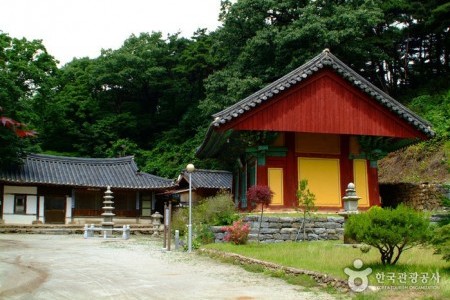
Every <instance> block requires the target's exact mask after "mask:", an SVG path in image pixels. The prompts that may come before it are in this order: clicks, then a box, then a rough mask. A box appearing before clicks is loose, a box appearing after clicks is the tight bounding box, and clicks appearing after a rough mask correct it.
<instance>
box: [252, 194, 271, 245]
mask: <svg viewBox="0 0 450 300" xmlns="http://www.w3.org/2000/svg"><path fill="white" fill-rule="evenodd" d="M272 197H273V192H272V191H271V190H270V188H269V187H268V186H266V185H254V186H252V187H251V188H249V189H248V191H247V200H248V201H250V203H252V204H253V203H256V204H260V205H261V216H260V218H259V227H258V237H257V240H258V242H259V233H260V232H261V222H262V218H263V214H264V206H266V205H269V204H270V200H272Z"/></svg>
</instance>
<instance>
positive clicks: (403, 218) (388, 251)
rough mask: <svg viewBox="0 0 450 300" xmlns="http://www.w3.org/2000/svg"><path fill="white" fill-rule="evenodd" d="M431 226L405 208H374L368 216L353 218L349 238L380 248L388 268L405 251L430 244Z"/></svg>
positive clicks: (425, 220) (349, 226)
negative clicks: (427, 241) (426, 243)
mask: <svg viewBox="0 0 450 300" xmlns="http://www.w3.org/2000/svg"><path fill="white" fill-rule="evenodd" d="M429 225H430V222H429V220H428V218H426V217H425V216H424V215H423V214H422V213H419V212H416V211H415V210H413V209H412V208H409V207H406V206H404V205H399V206H398V207H397V208H396V209H382V208H380V207H377V206H374V207H372V208H371V209H369V210H368V211H367V212H366V213H362V214H359V215H353V216H350V217H349V219H348V221H347V222H346V224H345V234H346V235H347V236H348V237H350V238H352V239H354V240H356V241H358V242H362V243H365V244H367V245H370V246H372V247H375V248H377V249H378V251H379V252H380V254H381V262H382V263H383V264H384V265H386V264H390V265H395V263H397V261H398V259H399V258H400V255H401V254H402V252H403V251H405V250H407V249H410V248H411V247H412V246H415V245H418V244H421V243H425V242H426V239H427V238H428V237H429V232H430V231H429Z"/></svg>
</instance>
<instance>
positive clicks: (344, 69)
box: [211, 49, 434, 137]
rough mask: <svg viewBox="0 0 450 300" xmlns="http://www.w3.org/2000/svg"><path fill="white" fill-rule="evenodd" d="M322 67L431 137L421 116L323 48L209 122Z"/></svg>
mask: <svg viewBox="0 0 450 300" xmlns="http://www.w3.org/2000/svg"><path fill="white" fill-rule="evenodd" d="M325 67H328V68H331V69H333V70H334V71H335V72H337V73H339V74H340V76H341V77H343V78H344V79H346V80H347V81H349V82H350V83H351V84H352V85H354V86H355V87H356V88H358V89H359V90H361V91H362V92H363V93H365V94H367V95H368V96H369V97H370V98H372V99H374V100H375V101H377V102H378V103H379V104H381V105H382V106H384V107H386V108H387V109H389V110H390V111H392V112H393V113H395V114H396V115H398V116H399V117H400V118H402V119H404V120H405V121H406V122H408V123H410V124H412V125H413V126H414V127H415V128H417V129H418V130H420V131H421V132H423V133H425V135H427V136H429V137H432V136H434V131H433V130H432V129H431V124H430V123H429V122H427V121H426V120H424V119H422V118H421V117H420V116H418V115H417V114H415V113H414V112H412V111H411V110H409V109H408V108H407V107H406V106H404V105H402V104H401V103H400V102H398V101H396V100H395V99H394V98H392V97H391V96H389V95H388V94H387V93H385V92H384V91H382V90H381V89H379V88H378V87H376V86H375V85H374V84H372V83H371V82H370V81H368V80H367V79H365V78H364V77H363V76H361V75H360V74H358V73H357V72H356V71H354V70H353V69H352V68H350V67H349V66H347V65H346V64H345V63H344V62H342V61H341V60H339V59H338V58H337V57H336V56H334V55H333V54H332V53H331V52H330V50H328V49H325V50H323V51H322V52H321V53H320V54H319V55H317V56H315V57H314V58H312V59H311V60H309V61H307V62H306V63H304V64H303V65H301V66H300V67H298V68H296V69H294V70H293V71H291V72H289V73H288V74H286V75H284V76H283V77H281V78H279V79H277V80H276V81H274V82H272V83H270V84H268V85H266V86H265V87H263V88H262V89H260V90H258V91H256V92H255V93H253V94H251V95H250V96H248V97H246V98H244V99H242V100H241V101H239V102H237V103H235V104H233V105H231V106H229V107H228V108H225V109H224V110H222V111H220V112H218V113H216V114H214V115H213V117H214V120H213V122H212V123H211V126H214V127H220V126H221V125H223V124H225V123H227V122H229V121H231V120H232V119H234V118H237V117H239V116H240V115H242V114H244V113H245V112H247V111H249V110H251V109H252V108H254V107H256V106H259V105H261V104H262V103H263V102H265V101H266V100H270V99H271V98H273V97H274V96H275V95H277V94H279V93H281V92H283V91H284V90H287V89H289V88H291V87H292V86H294V85H296V84H298V83H300V82H301V81H303V80H305V79H307V78H309V77H310V76H311V75H313V74H315V73H316V72H318V71H319V70H321V69H323V68H325Z"/></svg>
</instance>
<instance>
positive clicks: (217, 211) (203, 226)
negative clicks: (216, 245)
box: [172, 192, 239, 249]
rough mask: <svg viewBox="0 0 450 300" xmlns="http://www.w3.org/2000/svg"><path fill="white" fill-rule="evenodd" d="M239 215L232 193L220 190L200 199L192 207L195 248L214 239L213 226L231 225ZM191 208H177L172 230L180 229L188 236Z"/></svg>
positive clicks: (183, 234) (173, 216) (182, 233)
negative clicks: (211, 195)
mask: <svg viewBox="0 0 450 300" xmlns="http://www.w3.org/2000/svg"><path fill="white" fill-rule="evenodd" d="M238 218H239V215H238V213H237V209H236V208H235V206H234V202H233V197H232V195H231V194H230V193H226V192H220V193H218V194H217V195H216V196H213V197H208V198H205V199H203V200H202V201H200V203H198V204H196V205H194V206H193V208H192V225H193V227H192V229H193V230H192V231H193V241H192V242H193V248H194V249H196V248H198V246H199V245H201V244H208V243H211V242H213V241H214V234H213V232H212V231H211V229H210V227H211V226H221V225H230V224H232V223H233V221H235V220H237V219H238ZM188 223H189V209H188V208H177V209H176V210H175V211H174V212H173V214H172V231H173V232H175V230H179V231H180V236H187V233H188V232H187V225H188Z"/></svg>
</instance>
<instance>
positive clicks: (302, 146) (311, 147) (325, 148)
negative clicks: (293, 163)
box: [295, 133, 341, 154]
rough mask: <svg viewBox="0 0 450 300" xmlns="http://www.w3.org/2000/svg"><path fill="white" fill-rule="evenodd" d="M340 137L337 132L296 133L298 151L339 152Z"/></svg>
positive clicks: (296, 148)
mask: <svg viewBox="0 0 450 300" xmlns="http://www.w3.org/2000/svg"><path fill="white" fill-rule="evenodd" d="M340 150H341V144H340V137H339V135H337V134H317V133H296V134H295V151H296V152H297V153H317V154H339V153H340V152H341V151H340Z"/></svg>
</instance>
